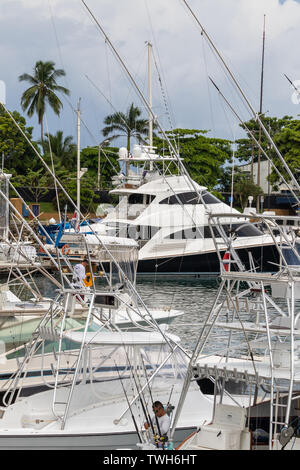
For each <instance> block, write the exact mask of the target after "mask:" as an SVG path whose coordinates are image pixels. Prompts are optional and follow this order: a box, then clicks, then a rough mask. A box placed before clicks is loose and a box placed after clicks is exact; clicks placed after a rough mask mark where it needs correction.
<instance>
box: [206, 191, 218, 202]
mask: <svg viewBox="0 0 300 470" xmlns="http://www.w3.org/2000/svg"><path fill="white" fill-rule="evenodd" d="M202 197H203V201H204V202H205V204H220V202H221V201H220V200H219V199H218V198H217V197H216V196H213V195H212V194H210V193H207V192H205V193H202Z"/></svg>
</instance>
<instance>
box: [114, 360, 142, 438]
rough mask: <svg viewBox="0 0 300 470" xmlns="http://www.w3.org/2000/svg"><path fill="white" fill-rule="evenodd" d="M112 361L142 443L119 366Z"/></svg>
mask: <svg viewBox="0 0 300 470" xmlns="http://www.w3.org/2000/svg"><path fill="white" fill-rule="evenodd" d="M114 363H115V366H116V369H117V372H118V376H119V380H120V382H121V386H122V389H123V393H124V395H125V398H126V401H127V405H128V408H129V410H130V414H131V418H132V421H133V424H134V427H135V430H136V432H137V435H138V436H139V440H140V443H141V444H142V443H143V440H142V438H141V435H140V431H139V428H138V425H137V423H136V419H135V417H134V414H133V412H132V408H131V406H130V402H129V400H128V396H127V393H126V390H125V387H124V384H123V379H122V377H121V375H120V372H119V368H118V366H117V364H116V362H115V361H114ZM114 423H115V421H114ZM115 424H116V423H115Z"/></svg>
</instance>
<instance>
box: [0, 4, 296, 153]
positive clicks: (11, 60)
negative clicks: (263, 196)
mask: <svg viewBox="0 0 300 470" xmlns="http://www.w3.org/2000/svg"><path fill="white" fill-rule="evenodd" d="M86 3H87V5H88V6H89V7H90V8H91V10H92V11H93V13H94V15H95V16H96V18H97V19H98V21H99V23H100V24H101V26H102V27H103V28H104V30H105V32H106V33H107V35H108V37H109V39H110V40H111V42H112V43H113V44H114V45H115V47H116V48H117V50H118V52H119V54H120V55H121V57H122V59H124V61H125V63H126V65H127V67H128V68H129V70H130V71H131V72H132V73H133V74H134V77H135V79H136V80H137V83H138V84H139V86H140V87H141V90H142V91H143V92H144V93H145V94H147V48H146V43H145V42H146V41H151V42H152V44H153V51H154V56H155V63H156V65H157V68H158V72H157V69H156V65H155V64H153V109H154V112H155V114H156V115H157V116H158V119H159V121H160V122H161V124H162V125H163V127H164V128H165V129H169V128H170V124H169V121H170V120H171V122H172V125H173V126H174V127H184V128H193V129H208V130H210V133H209V135H210V136H213V137H223V138H229V139H232V138H234V137H239V136H240V135H241V133H240V131H239V129H238V124H237V121H236V119H235V118H234V117H233V116H232V114H231V113H230V111H229V110H228V109H227V108H226V105H225V104H224V103H223V101H222V100H221V99H220V97H219V96H218V94H217V92H216V90H215V89H214V88H213V87H212V86H211V84H210V83H209V80H208V75H210V76H211V77H212V78H213V79H214V80H215V82H216V83H217V84H218V86H219V87H220V88H221V90H222V91H223V93H224V94H225V95H226V97H227V98H228V99H229V101H230V102H231V104H232V105H233V106H234V107H235V108H236V109H237V110H238V112H239V113H240V114H241V117H242V118H243V119H248V118H249V117H250V115H249V113H248V111H247V109H246V108H245V106H244V104H243V103H242V102H241V100H240V99H239V98H238V96H237V94H236V91H235V89H234V87H232V85H231V84H230V81H229V80H228V78H226V75H225V73H224V72H223V70H222V68H221V66H220V64H219V62H218V61H217V60H216V59H215V57H214V55H213V54H212V52H211V50H210V48H209V46H208V44H207V42H206V41H205V40H204V38H203V36H201V34H200V28H199V27H198V26H197V24H196V22H195V20H194V19H193V18H192V16H191V14H190V13H189V12H188V10H187V9H186V7H185V6H184V4H183V2H182V0H113V1H111V0H86ZM189 4H190V6H191V8H192V9H193V10H194V12H195V14H196V15H197V17H198V19H199V21H200V22H201V23H202V25H203V27H204V28H205V29H206V31H207V33H208V34H209V35H210V37H211V38H212V40H213V41H214V43H215V44H216V45H217V47H218V48H219V51H220V53H221V54H222V55H223V57H224V58H225V60H226V62H227V63H228V64H229V66H230V67H231V69H232V71H233V72H234V74H235V75H236V77H237V78H238V80H239V82H240V84H241V86H242V87H243V89H244V91H245V93H246V94H247V96H248V98H249V99H250V101H251V103H252V105H253V106H254V107H255V109H257V110H258V108H259V94H260V71H261V52H262V31H263V18H264V14H265V15H266V48H265V75H264V101H263V111H264V112H268V114H269V115H271V116H278V117H282V116H283V115H286V114H288V115H292V116H294V117H296V116H297V114H298V113H300V110H299V106H300V105H296V104H295V103H293V101H292V94H293V90H292V88H291V85H290V84H289V83H288V82H287V80H286V79H285V77H284V75H283V74H284V73H285V74H287V75H288V76H289V77H290V78H291V79H292V80H293V81H296V80H300V69H299V44H300V28H299V25H300V3H299V1H296V0H189ZM0 17H1V29H0V36H1V42H0V48H1V52H0V57H1V76H0V79H2V80H4V81H5V82H6V85H7V106H8V108H9V109H10V110H13V109H17V110H19V111H21V108H20V104H19V103H20V97H21V94H22V92H23V91H24V90H25V89H26V88H27V87H28V85H27V84H26V83H25V82H19V81H18V76H19V75H21V74H22V73H24V72H27V73H30V74H31V73H33V66H34V64H35V62H36V61H37V60H43V61H47V60H52V61H54V62H55V64H56V67H57V68H63V69H64V70H65V71H66V77H65V78H62V79H61V80H60V84H62V85H64V86H66V87H68V88H69V89H70V91H71V96H70V98H69V102H68V101H65V99H64V98H62V100H63V103H64V108H63V111H62V113H61V115H60V117H59V118H57V117H56V116H55V115H54V114H53V112H52V111H51V110H48V111H47V123H46V124H48V128H49V132H51V133H55V132H56V131H57V130H58V129H62V130H63V131H64V134H65V135H74V136H76V117H75V114H74V112H73V111H72V108H71V105H72V106H73V108H76V107H77V102H78V99H79V97H80V98H81V109H82V119H83V120H84V124H85V125H86V127H87V129H86V128H85V127H84V126H83V127H82V137H81V144H82V147H84V146H87V145H95V144H97V143H99V142H101V141H102V140H103V136H102V134H101V132H100V131H101V129H102V128H103V119H104V117H105V116H106V115H108V114H111V113H112V112H114V111H115V110H118V111H123V112H126V109H127V108H128V106H129V105H130V104H131V103H132V102H134V103H135V104H136V105H138V106H140V107H142V108H143V104H142V103H141V101H140V99H139V98H138V97H137V95H136V92H135V91H134V89H133V87H132V85H131V84H130V83H129V81H128V78H127V77H126V75H125V74H124V71H123V70H122V67H121V66H120V64H119V63H118V62H117V61H116V59H115V58H114V56H113V54H112V52H111V50H110V48H109V46H108V45H107V44H106V43H105V41H104V38H103V36H102V35H101V33H100V32H99V30H98V29H97V27H96V26H95V23H94V22H93V21H92V20H91V17H90V16H89V15H88V13H87V10H86V9H85V7H84V5H83V3H82V2H81V0H63V1H62V0H1V2H0ZM158 73H159V74H160V77H161V80H162V84H163V86H162V87H161V86H160V85H159V81H158ZM165 102H167V106H165ZM145 116H146V113H145ZM27 122H28V124H29V125H32V126H34V128H35V130H34V137H36V138H38V137H39V132H40V131H39V126H38V124H37V118H36V117H33V118H31V119H29V118H27ZM121 144H122V143H121Z"/></svg>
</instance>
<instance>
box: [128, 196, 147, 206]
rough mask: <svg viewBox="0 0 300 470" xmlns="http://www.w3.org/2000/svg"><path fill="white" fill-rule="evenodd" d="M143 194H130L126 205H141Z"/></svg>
mask: <svg viewBox="0 0 300 470" xmlns="http://www.w3.org/2000/svg"><path fill="white" fill-rule="evenodd" d="M143 203H144V194H130V196H129V198H128V204H143Z"/></svg>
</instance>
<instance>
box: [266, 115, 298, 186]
mask: <svg viewBox="0 0 300 470" xmlns="http://www.w3.org/2000/svg"><path fill="white" fill-rule="evenodd" d="M274 141H275V144H276V145H277V147H278V149H279V151H280V153H281V155H282V156H283V157H284V160H285V162H286V163H287V165H288V166H289V168H290V170H291V171H292V173H293V174H294V175H295V176H296V178H297V179H299V174H300V121H299V120H298V119H293V120H290V121H289V122H288V123H287V124H286V125H285V126H284V127H283V128H282V129H281V130H280V132H278V133H277V134H276V135H275V137H274ZM273 163H274V165H275V166H276V168H277V169H278V170H279V172H280V174H281V175H282V176H283V177H284V178H285V180H286V181H287V182H290V180H291V178H290V177H289V175H288V173H287V171H286V170H285V168H284V166H283V164H282V163H281V161H280V160H279V158H278V156H277V155H276V154H275V155H274V157H273ZM269 180H270V183H271V184H272V185H273V186H274V187H275V188H276V187H277V188H278V185H279V183H280V182H281V179H280V177H279V175H278V174H277V172H276V171H275V170H274V169H273V168H272V171H271V174H270V177H269Z"/></svg>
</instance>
